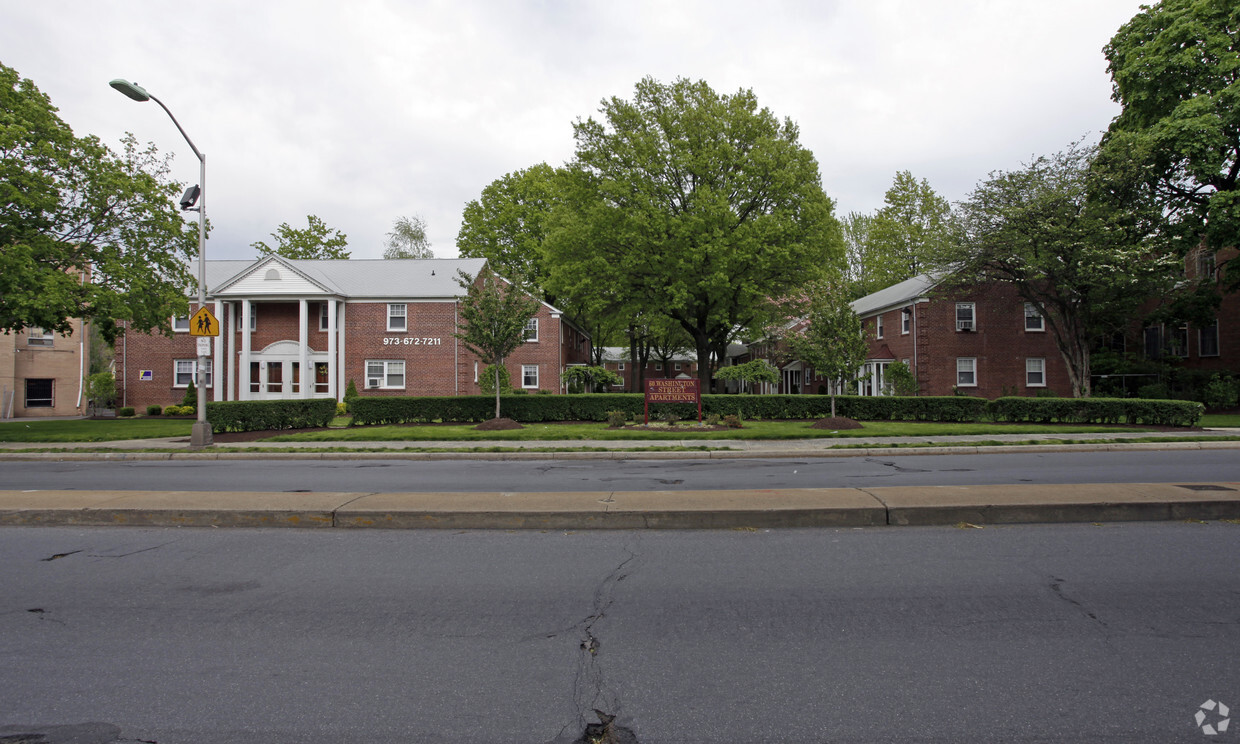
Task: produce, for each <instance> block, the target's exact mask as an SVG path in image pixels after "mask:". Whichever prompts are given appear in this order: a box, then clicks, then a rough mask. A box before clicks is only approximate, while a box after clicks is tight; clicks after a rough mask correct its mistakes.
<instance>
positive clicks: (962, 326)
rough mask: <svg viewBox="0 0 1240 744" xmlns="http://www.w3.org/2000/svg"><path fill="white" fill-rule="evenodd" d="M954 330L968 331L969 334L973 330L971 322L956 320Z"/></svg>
mask: <svg viewBox="0 0 1240 744" xmlns="http://www.w3.org/2000/svg"><path fill="white" fill-rule="evenodd" d="M956 330H957V331H969V332H972V330H973V321H971V320H957V321H956Z"/></svg>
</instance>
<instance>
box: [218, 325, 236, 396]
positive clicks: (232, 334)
mask: <svg viewBox="0 0 1240 744" xmlns="http://www.w3.org/2000/svg"><path fill="white" fill-rule="evenodd" d="M237 307H238V306H237V303H235V302H230V303H228V364H227V366H228V377H227V378H226V379H227V381H228V400H236V399H237V333H236V328H237ZM223 331H224V323H223V321H222V320H221V322H220V332H221V333H222V332H223Z"/></svg>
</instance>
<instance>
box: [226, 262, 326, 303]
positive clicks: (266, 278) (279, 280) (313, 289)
mask: <svg viewBox="0 0 1240 744" xmlns="http://www.w3.org/2000/svg"><path fill="white" fill-rule="evenodd" d="M330 294H334V293H333V292H332V291H331V290H329V289H328V288H327V287H324V286H323V285H322V284H320V283H318V282H317V281H315V280H314V279H311V278H310V277H309V276H306V275H305V274H304V273H303V272H301V271H299V270H298V269H297V267H296V266H294V265H293V264H292V263H290V262H289V261H286V260H284V259H283V258H281V257H280V256H264V257H263V258H260V259H259V260H257V261H255V262H254V263H253V264H251V265H250V266H249V267H248V268H246V269H245V270H244V271H242V272H240V273H239V274H237V275H236V276H234V277H233V278H232V279H229V280H228V281H227V282H224V284H222V285H221V286H219V287H217V288H215V290H214V291H212V293H211V295H212V296H213V297H219V298H221V299H224V298H229V297H238V298H239V297H256V296H257V297H269V296H273V295H274V296H281V295H293V296H298V297H305V296H307V295H330Z"/></svg>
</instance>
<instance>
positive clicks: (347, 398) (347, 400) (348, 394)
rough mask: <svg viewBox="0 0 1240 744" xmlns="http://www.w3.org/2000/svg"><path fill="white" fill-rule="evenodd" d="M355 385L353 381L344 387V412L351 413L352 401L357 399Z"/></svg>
mask: <svg viewBox="0 0 1240 744" xmlns="http://www.w3.org/2000/svg"><path fill="white" fill-rule="evenodd" d="M358 397H359V396H358V394H357V385H356V384H354V382H353V380H351V379H350V380H349V384H348V385H345V387H344V409H345V411H346V412H349V411H352V409H353V401H355V400H357V399H358Z"/></svg>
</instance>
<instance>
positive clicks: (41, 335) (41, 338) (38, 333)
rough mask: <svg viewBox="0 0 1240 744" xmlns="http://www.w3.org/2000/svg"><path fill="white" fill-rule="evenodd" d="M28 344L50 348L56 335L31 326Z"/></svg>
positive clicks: (27, 330) (28, 329) (27, 331)
mask: <svg viewBox="0 0 1240 744" xmlns="http://www.w3.org/2000/svg"><path fill="white" fill-rule="evenodd" d="M187 322H188V321H187ZM26 345H27V346H37V347H40V348H44V349H50V348H51V347H52V346H54V345H55V336H53V335H52V332H51V331H46V330H44V329H42V328H39V327H38V326H30V327H29V328H27V329H26Z"/></svg>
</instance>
